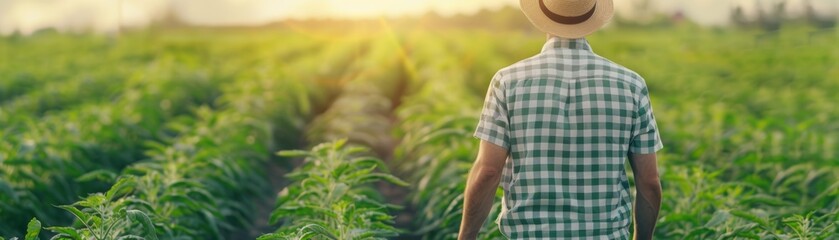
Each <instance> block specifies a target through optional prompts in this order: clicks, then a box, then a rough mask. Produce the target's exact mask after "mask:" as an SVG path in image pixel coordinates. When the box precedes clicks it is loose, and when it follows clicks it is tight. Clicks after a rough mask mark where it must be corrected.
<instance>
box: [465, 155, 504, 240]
mask: <svg viewBox="0 0 839 240" xmlns="http://www.w3.org/2000/svg"><path fill="white" fill-rule="evenodd" d="M506 161H507V149H504V148H502V147H500V146H498V145H495V144H492V143H489V142H486V141H481V147H480V150H478V159H477V160H476V161H475V165H474V166H472V171H470V172H469V179H468V180H467V182H466V193H465V197H464V199H463V220H462V221H461V222H460V235H459V236H458V239H460V240H471V239H475V238H476V237H477V236H478V231H480V230H481V226H482V225H483V224H484V221H486V218H487V215H489V211H490V210H491V208H492V205H493V200H495V191H496V190H497V189H498V183H499V182H501V171H502V170H503V169H504V163H505V162H506Z"/></svg>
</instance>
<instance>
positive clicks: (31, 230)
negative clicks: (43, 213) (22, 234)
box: [26, 218, 41, 240]
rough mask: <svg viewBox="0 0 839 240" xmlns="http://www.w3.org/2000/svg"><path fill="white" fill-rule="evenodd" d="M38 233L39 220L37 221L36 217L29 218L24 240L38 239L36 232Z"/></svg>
mask: <svg viewBox="0 0 839 240" xmlns="http://www.w3.org/2000/svg"><path fill="white" fill-rule="evenodd" d="M40 233H41V221H38V219H36V218H32V220H29V224H27V225H26V240H36V239H38V234H40Z"/></svg>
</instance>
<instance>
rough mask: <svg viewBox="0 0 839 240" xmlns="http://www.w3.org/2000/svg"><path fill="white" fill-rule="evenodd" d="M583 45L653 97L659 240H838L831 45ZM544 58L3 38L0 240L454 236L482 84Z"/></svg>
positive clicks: (778, 37)
mask: <svg viewBox="0 0 839 240" xmlns="http://www.w3.org/2000/svg"><path fill="white" fill-rule="evenodd" d="M589 41H590V42H591V44H592V46H593V48H594V50H595V52H597V53H598V54H600V55H601V56H604V57H607V58H609V59H611V60H613V61H615V62H618V63H621V64H622V65H625V66H627V67H629V68H631V69H633V70H635V71H637V72H638V73H640V74H641V75H642V76H644V77H645V78H646V82H647V84H648V86H649V90H650V92H651V97H652V102H653V107H654V109H655V114H656V118H657V121H658V124H659V126H660V128H661V137H662V139H663V141H664V145H665V148H664V149H663V150H662V151H661V152H660V153H659V159H660V160H659V161H660V166H659V169H660V172H661V179H662V185H663V202H662V210H661V214H660V219H659V221H658V227H657V229H656V236H657V237H658V238H659V239H839V45H837V44H836V43H837V42H839V32H836V31H834V30H830V31H827V32H825V31H821V32H817V31H816V30H814V29H810V28H808V27H805V26H788V27H785V28H783V29H781V31H779V32H775V33H768V34H767V33H763V32H760V31H757V30H738V29H708V28H700V27H696V26H691V25H682V26H674V27H659V28H633V27H627V28H620V27H619V28H610V29H606V30H604V31H602V32H599V33H597V34H595V35H594V36H591V37H590V38H589ZM543 42H544V36H543V35H541V34H539V33H536V32H532V31H514V30H504V31H501V32H490V31H487V30H464V29H423V28H416V29H415V28H394V27H390V26H389V25H388V24H387V23H384V22H383V23H382V25H381V26H377V27H370V28H366V29H359V30H352V31H351V30H347V31H336V30H334V29H333V30H325V29H324V30H318V29H316V28H310V29H306V30H301V28H294V27H290V28H282V29H177V30H169V29H148V30H138V31H133V32H126V33H123V34H121V35H119V36H111V37H107V36H97V35H88V34H60V33H54V32H49V31H47V32H41V33H38V34H35V35H33V36H6V37H0V137H2V141H0V236H3V237H7V238H8V237H21V238H23V237H25V235H26V232H27V228H28V227H29V228H31V229H30V233H32V236H26V238H27V239H30V237H32V238H31V239H36V238H37V237H36V236H35V235H34V234H38V233H37V232H38V231H39V230H40V238H41V239H49V238H50V237H53V236H56V237H58V239H142V238H145V239H254V238H257V237H259V238H261V239H299V238H304V239H307V238H313V239H369V238H394V239H455V238H456V234H457V230H458V228H459V226H458V225H459V223H460V214H461V211H462V200H463V191H464V187H465V180H466V173H467V171H468V170H469V168H470V167H471V162H472V161H473V160H474V158H475V154H476V152H477V146H478V142H477V140H476V139H474V138H472V137H471V133H472V131H473V130H474V128H475V126H476V124H477V119H478V117H479V114H480V112H479V111H480V109H481V105H482V104H483V97H484V96H485V91H486V89H487V86H488V83H489V81H490V78H491V77H492V76H493V74H494V73H495V71H497V70H498V69H500V68H502V67H504V66H507V65H509V64H512V63H514V62H516V61H518V60H521V59H524V58H526V57H529V56H531V55H533V54H536V53H537V52H538V51H539V50H540V49H541V46H542V43H543ZM342 139H343V140H342ZM295 149H303V150H296V151H294V150H295ZM499 194H500V191H499ZM499 197H500V196H499ZM496 204H500V201H496ZM496 210H497V208H496ZM492 214H493V215H491V216H490V217H489V219H490V220H494V219H495V215H496V214H497V212H496V211H494V212H493V213H492ZM33 218H35V219H37V221H31V222H30V220H31V219H33ZM27 225H29V226H27ZM486 227H487V230H486V231H484V234H483V235H482V238H484V239H495V238H500V237H501V235H500V233H498V231H497V228H496V227H495V226H494V225H492V224H491V223H489V222H488V223H487V225H486Z"/></svg>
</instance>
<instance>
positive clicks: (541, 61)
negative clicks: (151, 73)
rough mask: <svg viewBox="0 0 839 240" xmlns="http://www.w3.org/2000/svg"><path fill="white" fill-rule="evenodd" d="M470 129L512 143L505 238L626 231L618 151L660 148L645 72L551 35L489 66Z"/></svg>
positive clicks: (625, 234)
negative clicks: (506, 62)
mask: <svg viewBox="0 0 839 240" xmlns="http://www.w3.org/2000/svg"><path fill="white" fill-rule="evenodd" d="M475 137H477V138H480V139H482V140H485V141H488V142H491V143H494V144H496V145H499V146H502V147H504V148H507V149H508V151H509V153H510V155H509V158H508V159H507V163H506V166H505V167H504V173H503V176H502V180H501V186H502V187H503V189H504V199H503V204H502V208H503V209H502V212H501V215H500V216H499V220H498V224H499V226H500V228H501V231H502V233H504V235H505V236H507V237H508V238H511V239H570V238H573V239H629V222H630V219H631V214H630V209H631V199H630V196H629V182H628V181H627V177H626V169H625V167H624V166H625V165H624V164H625V161H626V159H627V156H628V154H630V153H639V154H644V153H653V152H656V151H658V150H659V149H661V148H662V144H661V140H660V138H659V135H658V130H657V127H656V123H655V118H654V117H653V111H652V106H651V105H650V99H649V95H648V92H647V86H646V83H645V82H644V79H643V78H641V77H640V76H639V75H638V74H636V73H635V72H633V71H631V70H629V69H627V68H625V67H622V66H620V65H618V64H615V63H613V62H611V61H609V60H607V59H605V58H603V57H600V56H598V55H597V54H595V53H594V52H592V50H591V47H590V46H589V44H588V42H586V40H585V39H560V38H556V37H554V38H551V39H549V40H548V42H547V43H546V44H545V46H544V47H543V48H542V52H541V53H540V54H538V55H536V56H534V57H531V58H528V59H525V60H523V61H521V62H518V63H516V64H513V65H511V66H509V67H506V68H504V69H501V70H500V71H498V73H496V75H495V77H493V79H492V83H491V84H490V87H489V90H488V92H487V96H486V102H485V103H484V108H483V112H482V114H481V120H480V122H479V123H478V127H477V130H476V131H475Z"/></svg>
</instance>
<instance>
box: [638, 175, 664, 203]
mask: <svg viewBox="0 0 839 240" xmlns="http://www.w3.org/2000/svg"><path fill="white" fill-rule="evenodd" d="M635 187H636V188H637V190H638V192H640V193H643V194H644V195H645V197H652V198H658V199H660V198H661V180H659V178H658V176H656V177H647V178H644V179H636V182H635Z"/></svg>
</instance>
